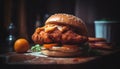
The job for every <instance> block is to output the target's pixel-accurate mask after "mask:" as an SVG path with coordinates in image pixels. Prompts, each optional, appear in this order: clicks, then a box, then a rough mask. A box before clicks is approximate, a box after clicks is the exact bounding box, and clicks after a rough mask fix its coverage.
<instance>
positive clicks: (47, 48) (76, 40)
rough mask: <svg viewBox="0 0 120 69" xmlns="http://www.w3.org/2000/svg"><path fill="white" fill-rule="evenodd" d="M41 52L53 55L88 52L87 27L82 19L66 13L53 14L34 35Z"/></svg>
mask: <svg viewBox="0 0 120 69" xmlns="http://www.w3.org/2000/svg"><path fill="white" fill-rule="evenodd" d="M32 40H33V42H34V43H35V44H40V45H42V48H41V51H40V52H41V53H42V54H44V55H46V56H52V57H72V56H80V55H83V54H84V53H86V52H88V50H89V45H88V35H87V27H86V25H85V23H84V22H83V20H82V19H80V18H78V17H76V16H74V15H72V14H66V13H57V14H53V15H51V16H50V17H49V18H48V19H47V20H46V21H45V25H44V26H43V27H38V28H36V30H35V32H34V33H33V35H32Z"/></svg>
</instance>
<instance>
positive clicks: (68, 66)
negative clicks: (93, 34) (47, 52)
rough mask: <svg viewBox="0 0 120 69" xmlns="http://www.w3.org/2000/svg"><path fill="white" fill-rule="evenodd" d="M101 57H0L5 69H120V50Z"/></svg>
mask: <svg viewBox="0 0 120 69" xmlns="http://www.w3.org/2000/svg"><path fill="white" fill-rule="evenodd" d="M100 52H101V53H102V54H101V55H94V56H93V55H92V56H91V55H89V56H80V57H71V58H70V57H69V58H56V57H47V56H44V55H42V54H41V53H40V52H32V53H31V52H29V53H21V54H20V53H15V52H9V53H6V54H2V55H0V58H1V59H0V61H1V62H2V63H1V65H2V64H3V65H6V66H3V68H20V69H24V68H27V69H28V68H29V69H37V68H38V69H40V68H41V69H42V68H43V69H108V68H109V69H119V68H120V65H119V64H120V50H110V51H109V50H107V51H106V50H100Z"/></svg>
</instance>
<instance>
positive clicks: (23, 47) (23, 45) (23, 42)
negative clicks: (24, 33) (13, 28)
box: [14, 38, 30, 53]
mask: <svg viewBox="0 0 120 69" xmlns="http://www.w3.org/2000/svg"><path fill="white" fill-rule="evenodd" d="M29 48H30V45H29V42H28V40H27V39H25V38H19V39H17V40H16V41H15V43H14V50H15V52H17V53H24V52H27V50H28V49H29Z"/></svg>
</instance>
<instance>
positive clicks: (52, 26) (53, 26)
mask: <svg viewBox="0 0 120 69" xmlns="http://www.w3.org/2000/svg"><path fill="white" fill-rule="evenodd" d="M56 28H57V29H58V30H60V31H64V30H65V27H64V26H59V25H46V26H45V32H51V31H54V30H55V29H56Z"/></svg>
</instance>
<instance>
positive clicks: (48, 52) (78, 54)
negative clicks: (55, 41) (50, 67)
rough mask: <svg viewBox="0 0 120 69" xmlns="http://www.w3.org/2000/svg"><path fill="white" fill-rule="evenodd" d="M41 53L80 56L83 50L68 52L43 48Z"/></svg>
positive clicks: (55, 55) (51, 55)
mask: <svg viewBox="0 0 120 69" xmlns="http://www.w3.org/2000/svg"><path fill="white" fill-rule="evenodd" d="M41 53H42V54H44V55H46V56H50V57H73V56H80V55H81V54H82V53H83V52H82V51H79V52H71V53H69V52H68V53H66V52H61V51H52V50H42V51H41Z"/></svg>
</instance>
